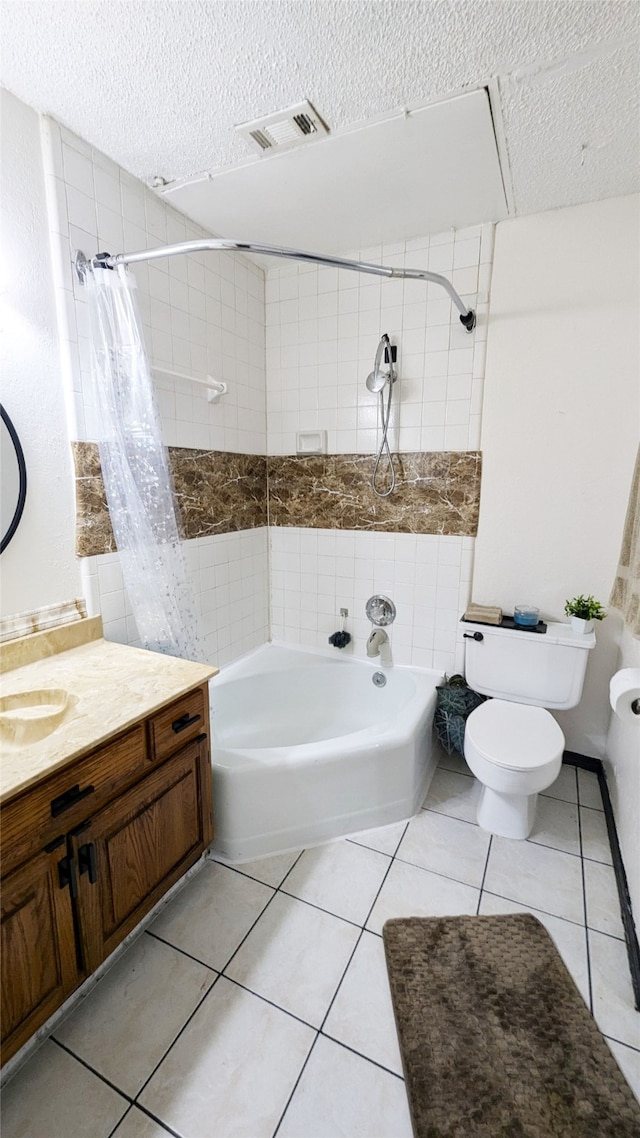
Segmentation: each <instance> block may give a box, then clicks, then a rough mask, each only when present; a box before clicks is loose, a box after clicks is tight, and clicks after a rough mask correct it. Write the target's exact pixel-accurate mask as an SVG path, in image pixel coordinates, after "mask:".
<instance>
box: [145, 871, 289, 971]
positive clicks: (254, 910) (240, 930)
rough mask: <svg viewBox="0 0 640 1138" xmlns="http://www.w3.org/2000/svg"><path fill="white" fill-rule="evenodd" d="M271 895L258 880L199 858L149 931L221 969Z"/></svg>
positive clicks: (205, 962)
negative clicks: (190, 875) (198, 865)
mask: <svg viewBox="0 0 640 1138" xmlns="http://www.w3.org/2000/svg"><path fill="white" fill-rule="evenodd" d="M271 897H273V889H270V888H268V887H267V886H266V885H262V884H261V883H260V882H259V881H253V880H252V879H251V878H250V877H245V876H244V874H241V873H236V871H235V870H233V869H227V868H226V867H225V866H223V865H219V864H218V863H217V862H213V861H205V863H204V865H203V867H202V869H201V870H200V873H198V875H197V876H196V877H194V878H193V881H190V882H189V884H188V885H187V886H186V887H185V888H184V889H183V890H182V892H181V893H179V894H178V896H177V897H176V898H175V900H174V901H172V902H171V904H170V905H167V907H166V909H163V911H162V913H161V914H160V916H159V917H158V918H157V920H155V921H154V922H153V924H152V925H151V929H150V931H151V932H152V933H155V934H156V935H157V936H159V937H162V939H163V940H166V941H168V942H169V943H170V944H174V945H175V946H176V948H181V949H183V951H184V952H188V953H190V955H191V956H195V957H197V959H198V960H202V961H203V963H204V964H208V965H209V966H210V967H211V968H217V969H218V970H220V971H221V970H222V969H223V968H224V966H225V964H226V963H227V961H228V960H229V958H230V956H231V955H232V953H234V952H235V950H236V948H237V947H238V945H239V944H240V941H241V940H242V938H243V937H244V936H246V934H247V933H248V931H249V929H250V928H251V926H252V924H253V923H254V921H256V920H257V918H258V917H259V916H260V913H261V912H262V910H263V909H264V907H265V905H266V904H267V902H268V901H269V900H270V899H271Z"/></svg>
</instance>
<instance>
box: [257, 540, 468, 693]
mask: <svg viewBox="0 0 640 1138" xmlns="http://www.w3.org/2000/svg"><path fill="white" fill-rule="evenodd" d="M269 535H270V551H271V634H272V636H273V638H274V640H285V641H288V642H289V643H291V644H302V645H305V646H307V647H312V648H328V645H327V638H328V637H329V636H330V634H331V633H332V632H336V631H337V629H339V628H340V627H341V625H340V609H341V608H347V609H348V610H349V619H348V621H347V626H346V627H347V631H349V632H350V633H351V635H352V638H353V639H352V643H351V644H350V645H349V647H348V648H347V649H341V650H340V655H348V654H353V655H356V656H359V657H363V656H366V640H367V637H368V636H369V633H370V632H371V628H372V626H371V624H370V623H369V621H368V620H367V618H366V616H365V604H366V601H367V599H368V598H369V597H370V596H372V595H373V594H374V593H384V594H385V595H386V596H389V597H391V599H392V600H393V602H394V604H395V605H396V609H397V617H396V620H395V622H394V624H393V625H392V627H391V628H388V629H387V632H388V633H389V637H390V640H391V646H392V654H393V661H394V663H396V664H415V665H418V666H419V667H426V668H437V669H439V670H441V671H447V672H452V671H454V670H456V671H460V670H462V665H463V659H464V656H463V653H462V644H463V641H462V640H461V633H460V628H459V618H460V614H461V612H463V611H464V609H465V607H466V605H467V601H468V599H469V589H470V583H471V573H472V568H473V545H474V540H473V538H468V537H441V536H437V535H430V534H427V535H425V534H418V535H414V534H400V533H396V534H385V533H362V532H356V531H352V530H325V529H294V528H275V527H271V528H270V530H269ZM336 651H338V650H337V649H336Z"/></svg>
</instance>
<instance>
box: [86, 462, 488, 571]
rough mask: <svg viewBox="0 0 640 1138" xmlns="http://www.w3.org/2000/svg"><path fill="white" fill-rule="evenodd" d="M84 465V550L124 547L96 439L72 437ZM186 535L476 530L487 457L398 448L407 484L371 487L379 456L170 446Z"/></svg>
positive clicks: (466, 534)
mask: <svg viewBox="0 0 640 1138" xmlns="http://www.w3.org/2000/svg"><path fill="white" fill-rule="evenodd" d="M72 447H73V454H74V461H75V468H76V509H77V535H76V552H77V554H78V556H79V557H90V556H93V555H96V554H101V553H111V552H113V551H114V550H115V548H116V547H115V541H114V537H113V531H112V528H111V521H110V518H109V510H108V507H107V503H106V498H105V492H104V484H103V481H102V471H101V468H100V456H99V453H98V446H97V444H96V443H86V442H75V443H73V444H72ZM169 459H170V464H171V470H172V475H173V480H174V487H175V495H176V501H177V504H178V509H179V515H180V529H181V534H182V536H183V537H184V538H195V537H205V536H210V535H214V534H223V533H230V532H233V531H237V530H245V529H253V528H255V527H256V526H265V525H272V526H300V527H308V528H312V529H313V528H315V529H349V530H363V531H374V530H377V531H383V532H388V533H415V534H447V535H457V536H464V537H475V535H476V533H477V528H478V512H479V504H480V479H481V468H482V455H481V453H480V452H479V451H425V452H419V451H415V452H411V453H402V454H395V455H394V462H395V464H396V474H397V478H398V487H397V490H396V492H395V493H394V494H393V495H392V496H391V497H390V498H377V497H376V496H375V495H374V493H373V491H372V490H371V474H372V471H373V464H374V459H373V458H372V456H371V455H362V454H332V455H313V456H304V457H301V456H297V455H277V456H270V457H268V458H265V457H264V456H262V455H251V454H235V453H230V452H226V451H211V450H192V449H188V448H185V447H169Z"/></svg>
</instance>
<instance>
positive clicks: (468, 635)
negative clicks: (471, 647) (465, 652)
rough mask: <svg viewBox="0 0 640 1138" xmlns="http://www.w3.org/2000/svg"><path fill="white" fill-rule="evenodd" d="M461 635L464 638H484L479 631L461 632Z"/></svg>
mask: <svg viewBox="0 0 640 1138" xmlns="http://www.w3.org/2000/svg"><path fill="white" fill-rule="evenodd" d="M462 636H463V638H464V639H465V640H484V636H483V635H482V633H481V632H463V633H462Z"/></svg>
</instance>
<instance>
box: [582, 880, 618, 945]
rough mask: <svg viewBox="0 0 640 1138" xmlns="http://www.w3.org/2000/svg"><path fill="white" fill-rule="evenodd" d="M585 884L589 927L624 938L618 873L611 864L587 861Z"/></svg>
mask: <svg viewBox="0 0 640 1138" xmlns="http://www.w3.org/2000/svg"><path fill="white" fill-rule="evenodd" d="M584 884H585V891H586V901H587V924H588V926H589V928H590V929H597V930H598V932H601V933H609V935H610V936H617V937H620V938H621V939H624V928H623V925H622V916H621V915H620V901H619V898H618V889H617V886H616V875H615V873H614V872H613V869H612V868H611V866H610V865H602V864H601V863H600V862H599V861H585V863H584Z"/></svg>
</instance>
